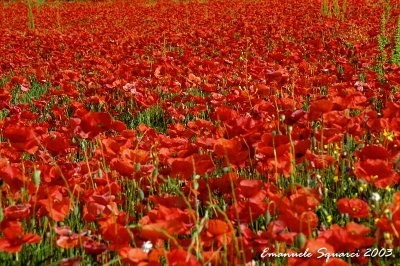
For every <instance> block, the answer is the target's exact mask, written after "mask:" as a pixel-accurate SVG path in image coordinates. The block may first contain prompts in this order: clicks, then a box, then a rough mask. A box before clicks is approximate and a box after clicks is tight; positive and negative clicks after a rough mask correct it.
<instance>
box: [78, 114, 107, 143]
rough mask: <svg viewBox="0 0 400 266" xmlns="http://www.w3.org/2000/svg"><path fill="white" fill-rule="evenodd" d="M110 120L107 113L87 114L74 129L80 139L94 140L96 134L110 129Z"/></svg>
mask: <svg viewBox="0 0 400 266" xmlns="http://www.w3.org/2000/svg"><path fill="white" fill-rule="evenodd" d="M111 126H112V118H111V116H110V114H108V113H101V112H88V113H86V114H85V115H84V116H83V117H82V118H81V119H80V122H79V126H78V127H77V128H76V129H75V130H76V132H78V133H79V136H80V137H81V138H85V139H86V138H89V139H91V138H94V137H96V136H97V135H98V134H100V133H102V132H105V131H107V130H109V129H111Z"/></svg>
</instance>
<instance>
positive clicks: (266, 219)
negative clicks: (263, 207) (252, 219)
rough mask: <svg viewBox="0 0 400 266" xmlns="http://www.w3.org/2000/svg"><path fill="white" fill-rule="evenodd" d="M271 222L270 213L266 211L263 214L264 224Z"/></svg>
mask: <svg viewBox="0 0 400 266" xmlns="http://www.w3.org/2000/svg"><path fill="white" fill-rule="evenodd" d="M270 222H271V214H270V213H269V212H267V213H266V214H265V225H266V226H267V225H268V224H269V223H270Z"/></svg>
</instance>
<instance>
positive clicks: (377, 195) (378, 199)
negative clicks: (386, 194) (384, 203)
mask: <svg viewBox="0 0 400 266" xmlns="http://www.w3.org/2000/svg"><path fill="white" fill-rule="evenodd" d="M371 200H372V201H374V202H379V201H380V200H381V196H380V195H379V194H378V193H376V192H374V193H372V195H371Z"/></svg>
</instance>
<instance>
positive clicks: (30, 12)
mask: <svg viewBox="0 0 400 266" xmlns="http://www.w3.org/2000/svg"><path fill="white" fill-rule="evenodd" d="M28 21H29V22H28V28H29V29H30V30H33V29H34V28H35V18H34V16H33V3H32V0H28Z"/></svg>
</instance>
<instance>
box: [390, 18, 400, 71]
mask: <svg viewBox="0 0 400 266" xmlns="http://www.w3.org/2000/svg"><path fill="white" fill-rule="evenodd" d="M390 61H391V63H393V64H395V65H400V16H399V18H398V22H397V29H396V35H395V37H394V49H393V54H392V58H391V60H390Z"/></svg>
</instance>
